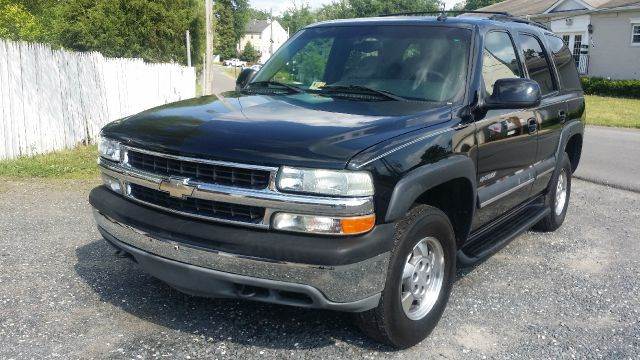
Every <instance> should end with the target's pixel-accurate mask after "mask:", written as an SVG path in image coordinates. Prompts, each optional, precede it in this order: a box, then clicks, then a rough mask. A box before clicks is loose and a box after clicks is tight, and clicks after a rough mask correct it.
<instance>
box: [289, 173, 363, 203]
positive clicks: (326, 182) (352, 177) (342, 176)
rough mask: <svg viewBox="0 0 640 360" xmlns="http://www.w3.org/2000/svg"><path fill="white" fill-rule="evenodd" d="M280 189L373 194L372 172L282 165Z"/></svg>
mask: <svg viewBox="0 0 640 360" xmlns="http://www.w3.org/2000/svg"><path fill="white" fill-rule="evenodd" d="M278 189H280V190H282V191H288V192H297V193H309V194H321V195H333V196H372V195H373V180H372V178H371V174H369V173H368V172H364V171H349V170H318V169H296V168H290V167H282V168H281V169H280V172H279V173H278Z"/></svg>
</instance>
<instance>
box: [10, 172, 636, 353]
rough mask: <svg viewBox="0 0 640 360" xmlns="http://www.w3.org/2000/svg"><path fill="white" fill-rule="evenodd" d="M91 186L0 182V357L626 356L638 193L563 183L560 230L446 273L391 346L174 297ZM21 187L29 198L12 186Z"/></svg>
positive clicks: (222, 303)
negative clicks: (122, 239)
mask: <svg viewBox="0 0 640 360" xmlns="http://www.w3.org/2000/svg"><path fill="white" fill-rule="evenodd" d="M91 186H92V184H89V183H82V182H66V183H44V182H43V183H41V182H36V183H33V182H29V183H1V184H0V214H1V215H0V358H3V359H4V358H15V359H24V358H49V357H61V358H98V357H100V358H102V357H111V358H161V357H169V358H171V357H183V358H189V357H190V358H203V357H207V358H211V359H216V358H219V359H223V358H234V359H251V358H263V357H268V358H289V357H292V358H323V359H331V358H349V359H351V358H386V357H389V358H403V359H405V358H408V359H425V358H522V357H526V358H572V357H578V358H584V357H592V358H599V357H602V358H638V356H639V354H640V295H639V294H640V225H639V222H638V219H639V218H640V194H636V193H631V192H626V191H623V190H615V189H611V188H607V187H603V186H600V185H594V184H590V183H586V182H582V181H578V180H576V181H575V182H574V189H573V198H572V206H571V208H570V210H569V214H568V217H567V222H566V223H565V226H563V227H562V228H561V229H560V230H559V231H558V232H556V233H553V234H537V233H527V234H525V235H523V236H521V237H519V238H517V239H516V240H515V241H513V242H512V243H511V244H510V245H509V246H507V247H506V248H504V249H503V250H502V251H500V252H499V253H498V254H497V255H495V256H494V257H492V258H491V259H489V260H487V261H486V262H484V263H483V264H481V265H479V266H477V267H476V268H474V269H472V270H467V271H463V272H460V273H459V277H458V281H457V283H456V285H455V286H454V289H453V294H452V296H451V300H450V303H449V306H448V308H447V310H446V312H445V314H444V317H443V319H442V321H441V322H440V325H439V326H438V327H437V328H436V330H435V331H434V333H433V334H432V336H431V337H429V338H428V339H427V340H425V341H424V342H423V343H422V344H420V345H418V346H416V347H414V348H412V349H409V350H406V351H401V352H395V351H392V350H391V349H389V348H385V347H381V346H378V345H377V344H375V343H373V342H371V341H369V340H367V339H366V338H365V337H364V336H362V335H361V334H360V333H359V332H358V331H357V330H356V329H355V328H354V327H353V326H352V325H351V323H350V321H349V316H347V315H344V314H339V313H333V312H328V311H311V310H302V309H297V308H289V307H283V306H274V305H266V304H259V303H251V302H241V301H235V300H208V299H201V298H194V297H190V296H186V295H182V294H180V293H179V292H177V291H175V290H173V289H171V288H169V287H168V286H166V285H164V284H163V283H161V282H159V281H157V280H155V279H153V278H151V277H149V276H148V275H146V274H144V273H143V272H141V271H140V270H139V269H138V268H137V267H136V265H135V264H133V263H131V262H129V261H128V260H125V259H120V258H117V257H115V256H114V255H113V251H112V250H111V248H110V247H109V246H108V245H106V243H105V242H103V241H102V240H101V239H100V236H99V235H98V232H97V231H96V230H95V229H94V225H93V220H92V219H91V217H90V212H89V206H88V204H87V200H86V199H87V195H88V191H89V189H90V188H91ZM25 189H28V190H25Z"/></svg>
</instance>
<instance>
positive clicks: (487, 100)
mask: <svg viewBox="0 0 640 360" xmlns="http://www.w3.org/2000/svg"><path fill="white" fill-rule="evenodd" d="M476 16H477V15H476ZM584 115H585V102H584V97H583V92H582V89H581V86H580V81H579V77H578V73H577V71H576V64H575V59H574V57H573V56H572V54H571V51H570V50H569V49H568V48H567V47H566V46H565V44H564V43H563V41H562V39H561V38H559V37H557V36H556V35H554V34H553V33H551V32H550V31H548V30H546V29H545V28H544V27H543V26H542V25H539V24H535V23H530V22H527V21H524V20H520V19H517V18H513V17H510V16H508V15H506V14H493V15H483V16H481V17H473V16H468V15H466V16H458V17H446V16H438V17H432V16H395V17H380V18H369V19H352V20H341V21H332V22H325V23H320V24H315V25H312V26H309V27H307V28H305V29H304V30H302V31H300V32H298V33H297V34H295V35H294V36H293V37H292V38H291V39H290V40H289V41H288V42H287V43H286V44H285V45H284V46H283V47H282V48H280V49H279V50H278V52H277V53H276V54H275V55H274V56H273V57H272V58H271V59H270V60H269V62H267V64H265V66H264V67H263V68H262V69H261V70H260V71H259V72H258V73H255V72H253V70H250V69H247V70H245V71H243V72H242V74H241V76H240V77H239V80H238V86H237V89H236V90H235V91H232V92H228V93H224V94H221V95H218V96H215V97H214V96H207V97H200V98H196V99H191V100H186V101H182V102H178V103H175V104H170V105H166V106H162V107H159V108H156V109H152V110H148V111H145V112H143V113H140V114H137V115H134V116H131V117H128V118H126V119H122V120H119V121H116V122H113V123H111V124H109V125H107V126H106V127H105V128H104V129H103V130H102V134H101V140H100V145H99V149H100V168H101V171H102V178H103V180H104V186H100V187H98V188H96V189H94V190H93V191H92V192H91V195H90V202H91V205H92V206H93V209H94V216H95V219H96V221H97V224H98V228H99V230H100V232H101V233H102V235H103V236H104V237H105V238H106V240H107V241H108V242H109V243H111V244H112V245H113V246H115V247H116V248H117V249H118V251H119V252H121V253H122V254H124V255H128V256H130V257H131V258H132V259H134V260H135V261H136V262H137V263H138V264H139V265H140V267H141V268H143V269H144V270H145V271H147V272H149V273H150V274H151V275H153V276H155V277H157V278H159V279H161V280H163V281H165V282H167V283H168V284H170V285H171V286H172V287H174V288H176V289H178V290H180V291H183V292H185V293H189V294H193V295H197V296H208V297H233V298H242V299H249V300H257V301H265V302H270V303H277V304H286V305H295V306H301V307H309V308H323V309H332V310H339V311H346V312H353V313H356V316H355V317H356V318H357V322H358V324H359V325H360V327H361V328H362V329H363V331H364V332H366V333H367V334H368V335H370V336H371V337H373V338H374V339H377V340H379V341H382V342H386V343H389V344H392V345H394V346H396V347H399V348H403V347H408V346H411V345H414V344H416V343H417V342H419V341H421V340H422V339H424V338H425V337H426V336H427V335H428V334H429V333H430V331H431V330H432V329H433V328H434V327H435V325H436V323H437V322H438V320H439V318H440V316H441V315H442V312H443V310H444V308H445V305H446V303H447V299H448V297H449V293H450V291H451V286H452V284H453V281H454V279H455V274H456V267H458V266H469V265H472V264H476V263H478V262H479V261H481V260H483V259H485V258H486V257H487V256H489V255H491V254H492V253H494V252H496V251H497V250H498V249H500V248H501V247H502V246H503V245H505V244H506V243H507V242H508V241H509V240H511V239H513V238H514V237H516V236H518V235H519V234H521V233H523V232H524V231H527V230H528V229H530V228H532V227H533V228H535V229H538V230H541V231H553V230H556V229H557V228H558V227H560V226H561V225H562V222H563V221H564V218H565V216H566V212H567V207H568V204H569V195H570V190H571V174H572V173H573V172H574V170H575V169H576V167H577V166H578V162H579V160H580V154H581V147H582V138H583V132H584Z"/></svg>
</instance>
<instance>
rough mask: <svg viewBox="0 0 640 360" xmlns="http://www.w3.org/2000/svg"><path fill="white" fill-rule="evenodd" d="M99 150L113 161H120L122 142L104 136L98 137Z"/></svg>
mask: <svg viewBox="0 0 640 360" xmlns="http://www.w3.org/2000/svg"><path fill="white" fill-rule="evenodd" d="M98 152H99V153H100V156H102V157H103V158H105V159H107V160H111V161H120V143H119V142H117V141H115V140H110V139H107V138H104V137H102V136H101V137H100V138H99V139H98Z"/></svg>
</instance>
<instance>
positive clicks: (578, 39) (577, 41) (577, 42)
mask: <svg viewBox="0 0 640 360" xmlns="http://www.w3.org/2000/svg"><path fill="white" fill-rule="evenodd" d="M581 52H582V35H574V38H573V59H574V60H575V61H576V66H580V53H581Z"/></svg>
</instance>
